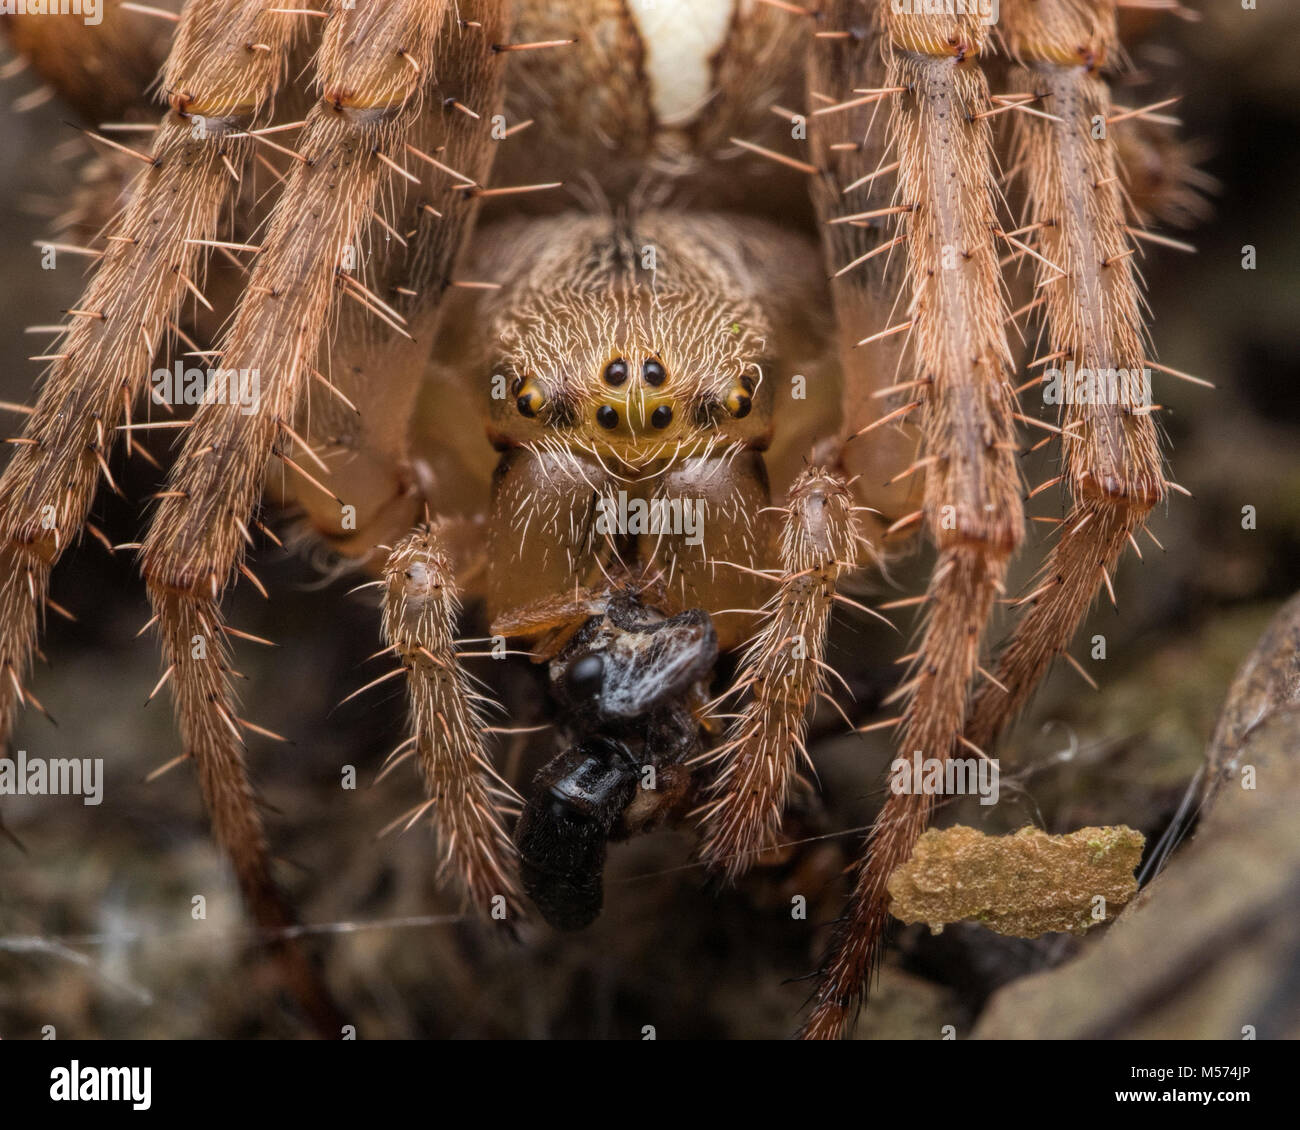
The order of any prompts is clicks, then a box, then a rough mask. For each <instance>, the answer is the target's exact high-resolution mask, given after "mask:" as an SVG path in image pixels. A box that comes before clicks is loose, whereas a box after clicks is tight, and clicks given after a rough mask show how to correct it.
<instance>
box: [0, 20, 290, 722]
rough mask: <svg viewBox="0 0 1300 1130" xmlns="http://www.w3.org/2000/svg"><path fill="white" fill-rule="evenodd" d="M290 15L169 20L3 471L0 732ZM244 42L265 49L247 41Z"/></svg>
mask: <svg viewBox="0 0 1300 1130" xmlns="http://www.w3.org/2000/svg"><path fill="white" fill-rule="evenodd" d="M294 26H295V21H294V19H293V18H292V17H288V16H277V15H270V14H265V13H262V12H260V11H259V10H258V9H256V8H250V7H249V6H248V5H246V4H242V3H239V2H238V0H198V2H196V3H193V4H191V5H189V6H188V7H187V8H186V10H185V15H184V17H183V19H182V21H181V23H180V25H179V27H178V28H177V32H176V39H175V42H174V45H173V48H172V52H171V55H170V56H169V58H168V61H167V66H166V69H165V72H164V79H163V86H164V90H165V91H166V93H167V95H168V98H169V99H170V101H171V104H172V108H171V110H170V111H169V112H168V113H167V114H165V115H164V116H163V119H162V121H161V123H160V126H159V129H158V132H157V134H156V136H155V139H154V144H153V147H152V150H151V152H150V154H149V156H148V158H147V164H148V167H147V168H146V169H144V170H143V171H142V172H141V174H140V176H139V178H138V180H137V181H136V183H135V185H134V186H133V189H132V192H131V194H130V198H129V202H128V204H127V206H126V208H125V209H124V210H123V212H122V214H121V216H120V218H119V219H118V220H117V221H116V222H115V223H114V224H113V225H112V227H111V230H110V231H109V233H108V240H107V243H106V246H105V248H104V250H103V251H102V252H101V253H100V257H99V260H98V262H97V264H96V267H95V271H94V274H93V276H92V277H91V280H90V282H89V284H88V285H87V287H86V290H85V292H84V293H83V295H82V297H81V299H80V300H79V301H78V302H77V304H76V308H75V312H74V313H73V316H72V321H71V323H70V324H69V325H68V327H67V329H66V330H65V331H64V334H63V337H62V339H61V340H60V342H59V344H58V345H57V346H56V347H54V350H53V352H54V353H55V359H54V361H53V362H52V363H51V366H50V368H49V370H48V372H47V374H46V377H45V386H44V388H43V390H42V392H41V396H40V399H39V401H38V402H37V404H36V407H35V410H34V411H33V412H32V414H31V416H30V417H29V418H28V421H27V426H26V428H25V430H24V432H23V436H22V438H21V439H20V440H19V441H17V447H16V450H15V452H14V456H13V458H12V459H11V460H10V462H9V465H8V466H7V467H6V468H5V471H4V475H3V478H0V664H3V666H4V668H5V675H6V677H5V678H3V679H0V739H2V740H7V739H8V737H9V735H10V734H11V733H12V731H13V725H14V718H15V715H16V713H17V710H18V707H19V706H20V705H21V704H22V701H23V698H24V695H23V693H22V692H21V691H20V690H19V687H20V684H21V681H22V679H23V678H24V677H25V676H26V675H27V672H28V671H29V670H30V667H31V659H32V655H33V652H34V648H35V646H36V639H37V634H38V631H39V624H38V621H39V616H40V611H41V609H42V608H43V607H44V604H45V600H46V597H47V594H48V588H49V576H50V570H51V568H52V567H53V565H54V563H55V562H56V561H57V560H58V559H59V557H60V556H61V555H62V553H63V551H64V550H65V549H66V548H67V547H68V545H69V544H70V543H71V542H72V541H74V540H75V539H76V538H77V536H78V534H79V533H80V532H81V529H82V527H83V525H84V523H85V521H86V516H87V514H88V513H89V510H90V506H91V504H92V502H93V501H94V497H95V491H96V489H97V488H98V486H99V481H100V476H101V475H103V476H104V477H105V478H108V459H109V456H110V455H111V453H112V448H113V443H114V441H115V439H116V429H117V427H118V425H119V424H120V423H121V421H122V419H123V416H124V413H125V410H126V408H127V406H128V405H129V404H130V403H132V402H133V401H134V400H135V399H137V398H138V396H139V394H140V393H141V391H142V390H143V389H144V387H145V385H146V383H147V379H148V374H149V366H150V362H151V361H152V359H153V356H154V353H155V350H157V349H158V348H159V346H160V345H161V344H162V341H163V338H164V337H165V336H166V335H167V332H168V330H167V327H168V322H169V320H170V318H171V317H172V315H174V314H175V313H176V312H177V311H178V310H179V308H180V305H181V303H182V301H183V300H184V299H185V297H186V296H187V294H188V288H187V286H186V280H196V279H201V277H202V275H201V265H202V263H203V259H204V248H203V246H202V241H203V240H205V239H211V238H213V237H214V236H215V235H216V234H217V227H218V222H219V217H220V215H221V212H222V207H223V205H224V204H225V202H226V201H227V200H228V198H229V197H230V195H231V190H232V188H233V186H234V181H233V179H232V178H231V176H230V173H229V172H228V171H227V168H226V161H227V160H229V161H230V162H231V164H240V163H242V159H243V157H244V156H246V154H247V146H248V144H249V143H248V142H247V141H244V140H241V139H231V138H229V137H227V136H226V135H227V134H229V133H232V132H237V131H242V130H244V129H246V128H247V126H248V125H249V124H250V122H252V121H254V120H255V119H256V118H257V117H258V116H259V114H260V113H261V111H262V110H263V108H264V107H265V106H266V105H267V104H268V103H269V101H270V99H271V97H272V96H273V94H274V93H275V88H276V85H277V83H278V81H279V79H280V74H281V70H282V67H283V63H284V59H285V57H286V54H287V52H288V50H289V47H290V45H291V42H292V39H293V33H294ZM214 28H220V29H221V34H220V35H214V34H213V30H214ZM250 41H256V42H259V43H264V44H266V46H267V48H268V50H266V51H250V50H248V49H247V48H246V47H245V46H244V44H246V43H248V42H250ZM196 115H202V117H203V119H204V122H205V126H206V128H205V129H204V130H202V131H196V128H195V116H196ZM200 134H201V136H200ZM110 482H111V480H110Z"/></svg>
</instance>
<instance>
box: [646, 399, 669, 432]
mask: <svg viewBox="0 0 1300 1130" xmlns="http://www.w3.org/2000/svg"><path fill="white" fill-rule="evenodd" d="M672 422H673V410H672V408H671V407H669V406H668V405H667V404H661V405H659V407H658V408H656V409H655V410H654V411H653V412H652V413H651V414H650V423H652V424H653V425H654V426H655V427H656V428H666V427H667V426H668V425H669V424H671V423H672Z"/></svg>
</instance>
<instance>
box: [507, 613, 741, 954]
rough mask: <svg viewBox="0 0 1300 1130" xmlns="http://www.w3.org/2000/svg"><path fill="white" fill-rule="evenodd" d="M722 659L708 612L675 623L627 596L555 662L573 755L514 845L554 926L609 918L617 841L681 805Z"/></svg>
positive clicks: (538, 797)
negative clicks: (609, 847)
mask: <svg viewBox="0 0 1300 1130" xmlns="http://www.w3.org/2000/svg"><path fill="white" fill-rule="evenodd" d="M717 658H718V639H717V635H716V633H715V632H714V630H713V622H712V621H711V620H710V619H709V616H708V614H707V613H705V612H703V611H701V610H700V609H693V610H691V611H689V612H683V613H681V614H680V615H677V616H672V617H665V616H663V615H661V614H660V613H658V612H656V611H654V610H653V609H651V608H648V607H646V606H645V605H643V604H642V603H640V601H639V600H637V598H636V597H635V596H634V595H632V594H630V593H619V594H616V595H615V596H614V597H612V598H611V599H610V602H609V604H608V606H607V607H606V610H605V611H604V612H603V613H602V614H601V615H598V616H593V617H591V618H590V619H589V620H588V621H587V622H586V623H585V624H584V625H583V626H582V627H581V628H580V629H579V630H578V631H577V633H576V634H575V635H574V637H573V639H572V640H571V641H570V642H569V644H568V646H567V647H565V649H564V651H563V652H561V653H560V655H558V656H557V657H556V658H555V659H553V660H552V661H551V665H550V679H551V688H552V691H553V692H554V694H555V697H556V699H557V700H558V702H559V705H560V718H561V722H560V725H561V727H562V730H561V732H562V735H563V740H564V742H565V743H566V748H565V749H564V750H563V751H562V752H561V753H559V754H558V755H557V756H556V757H554V758H552V759H551V760H550V761H549V762H547V763H546V765H544V766H543V767H542V769H541V770H540V771H539V772H538V773H537V775H536V776H535V777H534V778H533V783H532V789H531V794H530V798H529V800H528V801H527V803H526V804H525V805H524V810H523V813H522V815H521V816H520V818H519V823H518V824H517V825H516V828H515V843H516V844H517V845H518V847H519V854H520V857H521V864H522V868H521V870H522V875H523V882H524V887H525V889H526V890H527V892H528V895H529V897H530V898H531V899H532V900H533V902H534V904H536V906H537V909H538V910H539V911H541V913H542V917H544V918H545V919H546V921H547V922H549V923H550V924H551V925H552V926H554V927H556V928H557V929H560V930H579V929H581V928H582V927H584V926H587V925H588V924H590V923H591V922H592V921H593V920H594V919H595V918H596V917H597V915H599V914H600V910H601V905H602V902H603V885H602V876H603V872H604V867H605V850H606V844H607V842H608V841H609V840H621V839H626V838H628V837H629V836H632V835H635V834H637V833H638V832H642V831H646V830H647V829H649V828H651V827H655V826H657V825H659V824H662V823H663V822H665V821H666V820H668V819H669V818H670V817H672V816H673V815H675V814H676V812H677V811H678V810H679V809H680V808H681V806H682V803H683V802H684V800H685V799H686V797H687V794H688V791H689V785H690V771H689V769H688V768H687V766H686V762H687V761H688V760H689V759H690V758H691V757H693V756H694V755H695V754H697V753H699V752H700V749H701V740H700V723H699V721H698V718H697V714H696V710H697V709H698V708H699V707H700V706H702V704H703V702H704V700H705V697H706V694H707V683H708V680H709V678H710V676H711V674H712V672H713V666H714V663H715V662H716V661H717Z"/></svg>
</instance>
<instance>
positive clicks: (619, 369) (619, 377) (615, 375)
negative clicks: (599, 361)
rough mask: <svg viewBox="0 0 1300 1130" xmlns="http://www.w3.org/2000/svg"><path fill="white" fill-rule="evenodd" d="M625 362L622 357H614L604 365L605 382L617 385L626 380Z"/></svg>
mask: <svg viewBox="0 0 1300 1130" xmlns="http://www.w3.org/2000/svg"><path fill="white" fill-rule="evenodd" d="M627 372H628V370H627V362H626V361H624V360H623V358H622V357H619V358H616V359H615V360H613V361H611V362H610V363H609V364H608V365H606V366H605V383H606V384H607V385H614V386H615V387H617V386H618V385H621V384H622V383H623V382H624V381H625V380H627Z"/></svg>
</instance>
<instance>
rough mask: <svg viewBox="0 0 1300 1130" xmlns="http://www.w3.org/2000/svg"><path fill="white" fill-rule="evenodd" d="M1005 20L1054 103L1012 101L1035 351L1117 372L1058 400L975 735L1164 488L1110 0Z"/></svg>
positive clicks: (992, 722)
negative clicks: (1031, 233)
mask: <svg viewBox="0 0 1300 1130" xmlns="http://www.w3.org/2000/svg"><path fill="white" fill-rule="evenodd" d="M1004 26H1005V29H1006V33H1007V43H1008V47H1009V49H1010V51H1011V54H1012V56H1013V58H1015V59H1016V60H1017V62H1018V63H1019V67H1018V69H1017V72H1016V73H1015V74H1014V76H1013V78H1012V80H1011V81H1012V83H1013V88H1014V89H1015V90H1017V91H1021V90H1023V91H1025V92H1027V93H1033V94H1039V95H1046V98H1045V99H1044V100H1043V101H1041V102H1039V103H1037V105H1038V106H1039V107H1040V108H1041V109H1042V110H1044V111H1046V112H1048V113H1050V114H1051V115H1053V118H1051V119H1048V118H1042V117H1038V116H1031V115H1027V114H1016V115H1015V117H1016V119H1017V120H1016V122H1015V129H1016V144H1017V149H1018V152H1017V158H1018V159H1023V161H1024V167H1025V168H1026V170H1027V182H1028V183H1027V187H1028V197H1029V215H1028V217H1027V219H1026V223H1027V224H1032V225H1034V226H1036V227H1038V228H1039V231H1038V249H1039V251H1040V252H1041V258H1040V259H1039V260H1038V265H1037V270H1038V286H1039V288H1040V289H1041V290H1042V291H1043V292H1044V293H1045V295H1046V299H1047V301H1046V311H1047V329H1048V334H1049V344H1048V347H1047V349H1046V350H1045V352H1046V353H1048V354H1056V355H1057V356H1058V357H1059V358H1061V359H1059V360H1056V361H1054V362H1052V365H1053V366H1054V369H1055V373H1054V372H1053V369H1049V370H1048V372H1047V374H1045V376H1044V380H1045V381H1046V380H1049V379H1052V377H1053V376H1054V375H1056V374H1059V372H1060V371H1061V370H1064V371H1065V373H1066V374H1067V375H1069V374H1070V372H1071V371H1072V370H1071V369H1069V368H1067V363H1072V365H1073V367H1074V368H1073V372H1075V373H1076V374H1081V373H1082V371H1083V370H1088V371H1089V372H1090V373H1093V374H1105V373H1107V372H1114V373H1116V374H1117V376H1116V386H1115V388H1113V389H1104V388H1102V387H1101V385H1100V383H1098V385H1097V387H1096V389H1095V392H1096V393H1101V394H1102V395H1100V396H1098V395H1089V396H1088V397H1087V398H1086V402H1085V403H1075V402H1074V401H1073V400H1071V401H1070V402H1068V403H1067V404H1065V405H1064V406H1063V412H1062V419H1061V421H1060V423H1061V426H1062V431H1063V437H1064V438H1063V442H1064V453H1063V454H1064V462H1065V467H1064V478H1065V482H1066V484H1067V487H1068V490H1069V492H1070V496H1071V498H1072V500H1073V505H1072V506H1071V508H1070V511H1069V513H1068V514H1067V516H1066V518H1065V521H1064V524H1063V525H1062V526H1061V535H1060V540H1059V541H1058V542H1057V543H1056V546H1055V547H1054V549H1053V552H1052V554H1051V556H1050V558H1049V559H1048V561H1047V562H1046V564H1045V565H1044V567H1043V572H1042V575H1041V576H1040V577H1038V578H1037V579H1036V580H1035V582H1034V588H1035V591H1036V592H1037V593H1038V595H1037V596H1036V597H1035V598H1034V599H1033V600H1032V601H1030V602H1029V604H1028V607H1027V610H1026V612H1025V614H1024V615H1023V617H1022V618H1021V620H1020V622H1019V623H1018V624H1017V626H1016V629H1015V631H1014V633H1013V635H1012V636H1011V639H1010V641H1009V642H1008V643H1007V645H1006V647H1005V648H1004V649H1003V651H1002V653H1001V656H1000V659H999V663H998V673H997V680H998V683H999V684H1001V687H999V686H997V685H994V684H993V683H986V684H984V685H983V686H982V687H981V688H980V690H979V692H978V693H977V694H976V696H975V701H974V705H973V708H972V716H971V719H970V721H969V722H968V724H967V737H968V738H969V739H970V740H971V741H973V742H975V743H976V744H977V745H980V746H984V745H986V743H989V742H992V741H993V739H994V738H995V737H996V736H997V733H998V732H999V730H1001V728H1002V727H1003V726H1004V725H1005V724H1006V722H1007V721H1008V720H1009V719H1010V718H1011V717H1012V716H1013V715H1014V714H1015V713H1016V712H1017V711H1018V710H1019V709H1020V708H1021V707H1022V706H1023V705H1024V703H1025V701H1026V700H1027V699H1028V697H1029V695H1030V693H1031V692H1032V690H1033V689H1034V687H1035V686H1036V685H1037V683H1038V681H1039V679H1040V678H1041V677H1042V676H1043V674H1044V673H1045V672H1046V671H1047V668H1048V667H1049V666H1050V665H1051V662H1052V660H1053V659H1054V658H1055V657H1056V656H1057V655H1059V654H1061V653H1062V652H1063V651H1064V650H1065V648H1066V647H1067V646H1068V644H1069V642H1070V640H1071V638H1072V637H1073V636H1074V633H1075V632H1076V631H1077V630H1078V627H1079V624H1080V622H1081V621H1082V620H1083V617H1084V616H1085V615H1086V614H1087V612H1088V609H1089V608H1090V606H1091V605H1092V602H1093V599H1094V598H1095V597H1096V595H1097V592H1098V591H1099V589H1100V587H1101V586H1102V584H1103V583H1104V584H1106V585H1109V584H1110V576H1111V574H1112V573H1113V571H1114V569H1115V566H1116V565H1117V563H1118V561H1119V559H1120V556H1121V555H1122V554H1123V552H1124V550H1125V547H1126V546H1127V545H1128V544H1129V543H1130V542H1131V540H1132V538H1133V536H1134V535H1135V534H1136V533H1137V532H1139V531H1140V530H1141V529H1142V527H1143V525H1144V524H1145V522H1146V518H1147V515H1148V514H1149V513H1150V512H1151V510H1152V508H1153V507H1154V506H1155V505H1156V504H1157V503H1158V502H1160V501H1161V499H1162V498H1164V496H1165V482H1164V476H1163V473H1162V460H1161V455H1160V444H1159V439H1158V437H1157V433H1156V427H1155V423H1154V420H1153V418H1152V410H1151V405H1150V400H1149V383H1148V384H1147V386H1146V388H1145V389H1144V388H1143V377H1144V376H1145V375H1146V374H1149V371H1150V370H1149V369H1148V368H1147V362H1146V361H1145V360H1144V358H1145V357H1146V356H1148V354H1146V353H1145V352H1144V338H1145V334H1144V328H1143V323H1142V315H1141V295H1140V293H1139V289H1138V279H1137V271H1136V269H1135V268H1134V266H1133V257H1132V254H1131V251H1132V248H1133V246H1134V242H1133V239H1132V237H1131V236H1130V235H1129V232H1128V230H1127V227H1126V221H1125V208H1124V192H1123V188H1122V186H1121V182H1120V178H1119V174H1120V172H1121V170H1120V167H1119V161H1118V155H1117V152H1116V147H1115V142H1114V140H1113V139H1112V138H1111V137H1110V132H1109V129H1108V128H1107V119H1108V118H1110V117H1111V104H1110V91H1109V88H1108V86H1107V84H1106V82H1105V80H1104V79H1103V78H1102V77H1101V75H1100V73H1099V68H1100V66H1101V64H1102V62H1103V60H1104V59H1106V57H1107V56H1108V55H1110V54H1112V53H1113V52H1115V50H1116V49H1117V47H1118V37H1117V31H1116V21H1115V7H1114V5H1113V3H1111V2H1110V0H1103V2H1102V3H1093V4H1087V5H1084V4H1080V3H1077V2H1075V0H1042V2H1041V3H1034V4H1029V3H1025V2H1023V0H1015V2H1014V3H1011V2H1008V3H1007V5H1006V9H1005V25H1004ZM1043 260H1048V261H1050V264H1049V263H1048V262H1044V261H1043ZM1057 267H1059V268H1060V271H1063V272H1065V273H1064V274H1061V273H1060V271H1058V270H1057V269H1056V268H1057ZM1058 379H1059V378H1058ZM1110 393H1115V394H1117V395H1110ZM1002 688H1005V689H1002Z"/></svg>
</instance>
